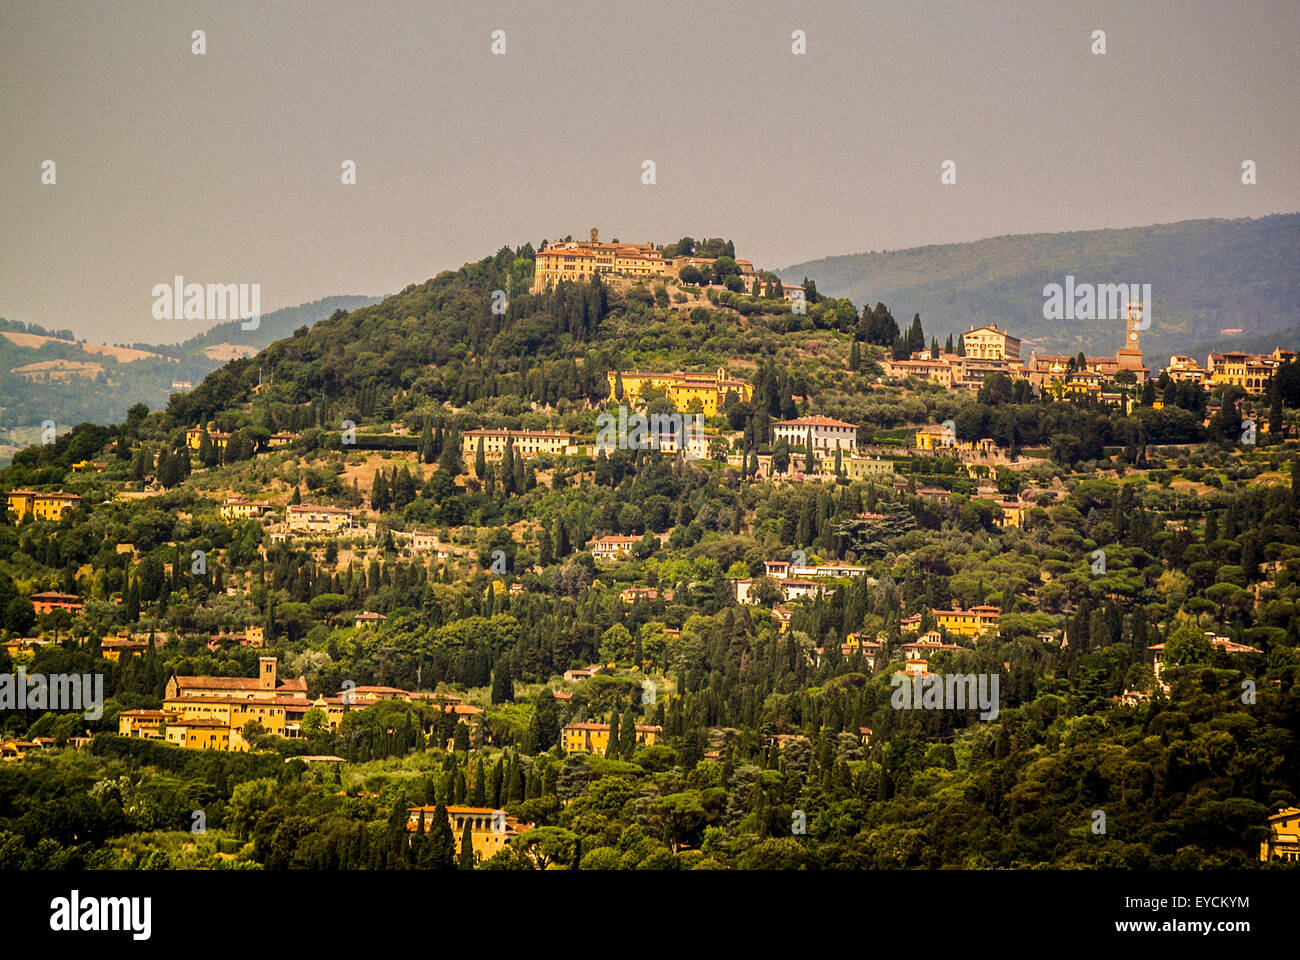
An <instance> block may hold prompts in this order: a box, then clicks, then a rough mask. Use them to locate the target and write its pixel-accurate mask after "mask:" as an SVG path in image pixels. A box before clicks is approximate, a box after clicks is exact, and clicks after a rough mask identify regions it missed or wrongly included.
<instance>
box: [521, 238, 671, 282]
mask: <svg viewBox="0 0 1300 960" xmlns="http://www.w3.org/2000/svg"><path fill="white" fill-rule="evenodd" d="M671 272H672V264H671V262H670V261H667V260H665V259H664V255H663V254H662V253H661V252H660V251H659V250H657V249H656V248H655V245H654V244H653V243H601V242H600V234H599V232H598V231H597V230H596V229H595V228H593V229H592V231H591V240H590V241H581V240H562V241H557V242H555V243H550V244H547V246H546V247H545V249H543V250H539V251H538V252H537V254H536V256H535V257H534V260H533V285H532V287H531V288H530V289H531V292H532V293H541V292H542V291H543V290H546V289H549V288H550V287H553V286H555V284H557V283H559V282H560V281H561V280H568V281H571V282H574V283H586V282H589V281H590V280H591V278H592V277H593V276H597V275H602V276H603V275H610V276H623V277H633V278H642V279H649V278H652V277H666V276H668V275H669V274H670V273H671Z"/></svg>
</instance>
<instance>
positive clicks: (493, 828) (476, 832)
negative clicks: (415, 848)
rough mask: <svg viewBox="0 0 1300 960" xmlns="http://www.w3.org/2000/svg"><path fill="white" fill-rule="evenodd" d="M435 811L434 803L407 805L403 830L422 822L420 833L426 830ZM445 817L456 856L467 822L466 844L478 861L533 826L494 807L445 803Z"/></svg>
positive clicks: (492, 854)
mask: <svg viewBox="0 0 1300 960" xmlns="http://www.w3.org/2000/svg"><path fill="white" fill-rule="evenodd" d="M437 810H438V808H437V807H435V806H427V807H409V808H408V809H407V812H408V813H409V814H410V816H409V817H408V819H407V821H406V829H407V830H409V831H412V832H414V831H416V830H419V829H420V824H421V822H422V821H423V823H424V832H425V833H428V832H429V829H430V828H431V827H432V826H433V815H434V813H436V812H437ZM446 810H447V820H448V821H449V823H450V825H451V835H452V837H453V839H454V840H455V841H456V856H458V857H459V856H460V846H461V838H462V837H463V836H464V833H465V824H467V823H468V824H469V837H470V845H471V847H472V849H473V850H474V856H475V857H476V858H478V859H479V860H487V859H489V858H491V857H493V856H495V855H496V854H497V853H499V852H500V851H501V850H503V849H504V848H505V846H506V844H508V843H509V842H510V841H511V840H513V839H514V838H515V837H517V836H519V835H520V834H521V833H526V832H527V831H529V830H531V829H533V825H532V824H531V823H520V822H519V821H518V820H517V819H515V818H514V817H512V816H510V815H509V814H508V813H506V812H505V811H504V810H494V809H492V808H491V807H463V806H454V805H453V806H448V807H447V808H446Z"/></svg>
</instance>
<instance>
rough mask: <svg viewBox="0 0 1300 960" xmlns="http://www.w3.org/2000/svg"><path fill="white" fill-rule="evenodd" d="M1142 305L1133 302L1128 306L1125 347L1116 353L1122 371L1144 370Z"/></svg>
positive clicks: (1125, 324)
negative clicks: (1141, 332)
mask: <svg viewBox="0 0 1300 960" xmlns="http://www.w3.org/2000/svg"><path fill="white" fill-rule="evenodd" d="M1142 309H1143V308H1142V304H1141V303H1136V302H1133V301H1130V302H1129V305H1128V317H1127V319H1126V320H1125V321H1124V345H1123V346H1122V347H1120V348H1119V350H1117V351H1116V352H1115V359H1116V360H1118V361H1119V368H1120V369H1121V370H1134V371H1136V370H1142V369H1145V368H1144V367H1143V366H1142V338H1141V336H1140V331H1141V330H1142V328H1143V326H1144V324H1143V318H1142Z"/></svg>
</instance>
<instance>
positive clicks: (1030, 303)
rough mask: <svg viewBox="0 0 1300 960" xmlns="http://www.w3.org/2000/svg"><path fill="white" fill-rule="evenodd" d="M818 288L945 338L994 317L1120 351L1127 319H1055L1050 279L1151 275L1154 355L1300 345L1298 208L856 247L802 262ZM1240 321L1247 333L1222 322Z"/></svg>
mask: <svg viewBox="0 0 1300 960" xmlns="http://www.w3.org/2000/svg"><path fill="white" fill-rule="evenodd" d="M777 273H778V274H779V275H780V277H781V279H782V280H783V281H784V282H786V283H798V282H801V281H802V280H803V278H804V277H808V278H810V279H812V280H814V281H815V282H816V284H817V292H818V293H820V294H824V295H828V296H834V297H848V298H849V299H851V300H853V302H854V303H856V304H858V305H859V306H861V305H862V304H863V303H870V304H872V305H874V304H875V303H877V302H882V303H884V304H885V305H886V306H888V307H889V308H890V310H891V312H892V313H893V315H894V317H895V319H896V320H897V321H898V323H899V326H901V327H905V326H906V324H907V323H908V322H910V321H911V319H912V315H913V314H915V313H920V315H921V324H922V326H923V327H924V328H925V332H926V335H927V338H929V337H932V336H937V337H938V338H939V340H940V342H943V340H944V339H945V337H946V336H947V334H949V333H953V334H956V333H959V332H961V331H963V330H967V329H969V328H970V327H971V326H978V325H981V324H985V323H996V324H998V326H1000V327H1001V328H1003V329H1005V330H1008V331H1009V332H1010V333H1011V334H1012V335H1014V336H1017V337H1020V338H1021V339H1022V340H1028V341H1030V343H1027V344H1026V345H1025V346H1024V348H1022V354H1023V355H1024V356H1026V357H1027V356H1028V355H1029V351H1030V350H1031V349H1037V350H1038V351H1039V352H1040V353H1077V352H1078V351H1080V350H1083V351H1084V352H1086V353H1089V354H1098V355H1100V354H1108V353H1113V352H1114V351H1115V349H1116V348H1118V347H1119V346H1120V343H1121V341H1122V340H1123V330H1124V327H1123V322H1122V320H1121V321H1120V322H1118V323H1116V322H1112V321H1106V320H1075V321H1061V320H1048V319H1046V318H1045V317H1044V311H1043V305H1044V300H1045V297H1044V294H1043V288H1044V287H1045V286H1047V285H1048V284H1052V283H1056V284H1064V283H1065V278H1066V276H1067V275H1070V276H1073V277H1074V278H1075V281H1076V282H1077V283H1091V284H1103V283H1128V284H1150V285H1151V307H1152V311H1151V328H1150V330H1148V331H1146V332H1145V333H1143V335H1142V350H1143V352H1144V353H1145V354H1147V361H1148V366H1157V367H1158V366H1163V365H1164V364H1165V363H1167V362H1168V357H1169V356H1170V355H1171V354H1174V353H1184V354H1192V355H1193V356H1196V357H1198V359H1200V360H1201V361H1202V362H1204V355H1205V353H1206V352H1208V351H1210V350H1216V351H1222V350H1226V349H1237V350H1240V349H1251V350H1271V349H1272V348H1273V347H1274V346H1275V345H1280V346H1284V347H1286V346H1289V347H1291V348H1296V347H1300V213H1287V214H1277V215H1274V216H1268V217H1262V218H1260V219H1256V220H1186V221H1182V222H1180V223H1170V224H1158V225H1155V226H1149V227H1134V228H1130V229H1124V230H1088V231H1081V232H1075V233H1036V234H1022V235H1016V236H1003V237H991V238H989V239H987V240H977V241H975V242H974V243H955V244H944V245H941V246H927V247H915V248H912V249H908V250H892V251H884V252H880V253H857V254H851V255H848V256H839V257H827V258H824V259H821V260H812V261H809V262H807V263H797V264H794V265H792V266H790V267H787V268H785V269H783V270H778V271H777ZM1225 330H1240V331H1241V332H1240V333H1222V332H1221V331H1225Z"/></svg>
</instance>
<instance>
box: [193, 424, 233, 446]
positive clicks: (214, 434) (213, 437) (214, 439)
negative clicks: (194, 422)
mask: <svg viewBox="0 0 1300 960" xmlns="http://www.w3.org/2000/svg"><path fill="white" fill-rule="evenodd" d="M208 440H209V441H210V442H211V443H212V445H213V446H214V447H216V448H217V449H218V450H224V449H226V443H227V442H228V441H229V440H230V434H228V433H222V432H221V431H219V430H209V431H208ZM185 445H186V446H187V447H189V448H190V449H191V450H197V449H199V448H200V447H201V446H203V428H202V427H190V428H189V429H188V430H186V431H185Z"/></svg>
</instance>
